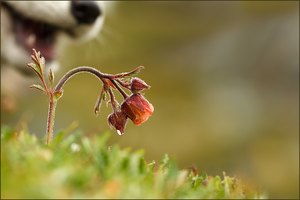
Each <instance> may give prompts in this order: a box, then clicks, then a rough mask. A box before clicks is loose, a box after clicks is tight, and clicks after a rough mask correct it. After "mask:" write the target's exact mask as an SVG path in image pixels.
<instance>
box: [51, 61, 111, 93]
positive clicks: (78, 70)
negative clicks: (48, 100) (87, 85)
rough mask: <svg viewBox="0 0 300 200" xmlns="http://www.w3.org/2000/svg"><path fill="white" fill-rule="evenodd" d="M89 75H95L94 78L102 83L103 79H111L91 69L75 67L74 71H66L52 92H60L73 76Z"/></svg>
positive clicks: (109, 76)
mask: <svg viewBox="0 0 300 200" xmlns="http://www.w3.org/2000/svg"><path fill="white" fill-rule="evenodd" d="M84 72H85V73H91V74H93V75H95V76H96V77H98V78H99V79H100V80H101V81H102V82H104V81H103V79H104V78H107V79H110V78H111V77H112V75H110V74H105V73H102V72H100V71H99V70H97V69H95V68H92V67H88V66H81V67H77V68H75V69H72V70H70V71H68V72H67V73H66V74H65V75H64V76H63V77H62V78H61V79H60V80H59V82H58V83H57V85H56V87H55V89H54V91H60V90H61V89H62V87H63V86H64V84H65V83H66V82H67V81H68V80H69V79H70V78H71V77H72V76H74V75H75V74H78V73H84Z"/></svg>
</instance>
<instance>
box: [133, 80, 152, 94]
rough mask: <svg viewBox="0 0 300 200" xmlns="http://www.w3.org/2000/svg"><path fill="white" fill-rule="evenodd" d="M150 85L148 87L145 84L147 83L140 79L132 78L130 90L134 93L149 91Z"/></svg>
mask: <svg viewBox="0 0 300 200" xmlns="http://www.w3.org/2000/svg"><path fill="white" fill-rule="evenodd" d="M149 88H150V85H147V83H145V81H143V80H142V79H140V78H136V77H135V78H132V79H131V83H130V90H131V91H132V92H133V93H137V92H141V91H143V90H144V89H149Z"/></svg>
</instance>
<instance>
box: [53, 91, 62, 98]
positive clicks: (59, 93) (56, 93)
mask: <svg viewBox="0 0 300 200" xmlns="http://www.w3.org/2000/svg"><path fill="white" fill-rule="evenodd" d="M53 95H54V98H55V100H58V99H59V98H60V97H61V96H62V95H63V91H62V90H59V91H55V92H54V93H53Z"/></svg>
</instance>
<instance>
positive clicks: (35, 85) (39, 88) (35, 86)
mask: <svg viewBox="0 0 300 200" xmlns="http://www.w3.org/2000/svg"><path fill="white" fill-rule="evenodd" d="M29 87H30V88H35V89H38V90H40V91H42V92H44V93H45V94H46V90H45V89H44V88H43V87H42V86H41V85H37V84H33V85H31V86H29Z"/></svg>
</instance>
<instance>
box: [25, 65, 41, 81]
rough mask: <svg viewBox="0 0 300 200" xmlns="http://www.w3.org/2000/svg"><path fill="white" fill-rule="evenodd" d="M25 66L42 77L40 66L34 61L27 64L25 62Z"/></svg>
mask: <svg viewBox="0 0 300 200" xmlns="http://www.w3.org/2000/svg"><path fill="white" fill-rule="evenodd" d="M27 66H28V67H29V68H31V69H32V70H33V71H34V72H35V73H36V74H37V75H38V76H39V77H40V78H42V71H41V68H40V67H39V66H38V65H37V64H35V63H29V64H27Z"/></svg>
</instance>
